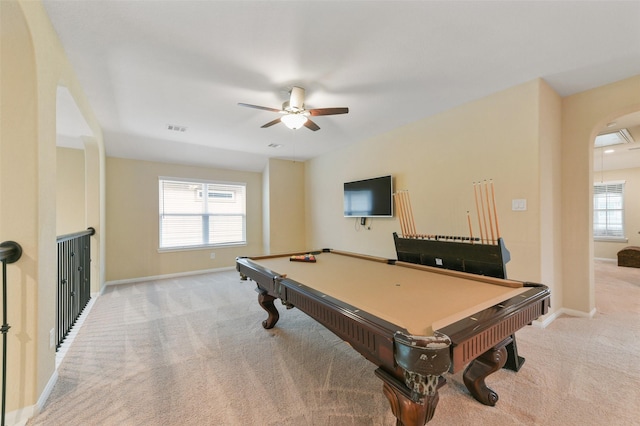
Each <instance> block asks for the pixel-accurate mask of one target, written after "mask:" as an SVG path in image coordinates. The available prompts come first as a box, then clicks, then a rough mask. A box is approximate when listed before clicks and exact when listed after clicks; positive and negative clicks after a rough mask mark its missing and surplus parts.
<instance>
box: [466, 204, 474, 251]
mask: <svg viewBox="0 0 640 426" xmlns="http://www.w3.org/2000/svg"><path fill="white" fill-rule="evenodd" d="M467 223H469V237H470V241H471V244H473V231H472V230H471V216H469V210H467Z"/></svg>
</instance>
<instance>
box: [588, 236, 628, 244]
mask: <svg viewBox="0 0 640 426" xmlns="http://www.w3.org/2000/svg"><path fill="white" fill-rule="evenodd" d="M593 241H594V242H596V243H628V242H629V239H628V238H615V237H593Z"/></svg>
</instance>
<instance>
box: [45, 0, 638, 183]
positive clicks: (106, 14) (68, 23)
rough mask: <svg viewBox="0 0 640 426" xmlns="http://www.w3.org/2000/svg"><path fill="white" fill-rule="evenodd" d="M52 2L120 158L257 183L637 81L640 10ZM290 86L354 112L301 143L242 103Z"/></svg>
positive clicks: (551, 5)
mask: <svg viewBox="0 0 640 426" xmlns="http://www.w3.org/2000/svg"><path fill="white" fill-rule="evenodd" d="M43 3H44V5H45V8H46V10H47V12H48V14H49V16H50V18H51V21H52V22H53V26H54V28H55V30H56V31H57V33H58V34H59V36H60V40H61V41H62V44H63V46H64V48H65V50H66V52H67V54H68V57H69V60H70V61H71V64H72V65H73V67H74V69H75V71H76V73H77V76H78V79H79V81H80V83H81V85H82V87H83V88H84V91H85V93H86V95H87V97H88V100H89V103H90V104H91V106H92V108H93V110H94V112H95V114H96V116H97V118H98V120H99V122H100V124H101V126H102V128H103V131H104V136H105V146H106V152H107V155H109V156H116V157H125V158H137V159H145V160H151V161H167V162H172V163H185V164H195V165H206V166H212V167H224V168H233V169H245V170H254V171H259V170H262V168H263V167H264V164H265V162H266V158H268V157H278V158H296V159H299V160H304V159H308V158H313V157H314V156H317V155H320V154H322V153H325V152H328V151H330V150H336V149H340V148H341V147H344V146H345V145H348V144H351V143H354V142H358V141H361V140H364V139H367V138H370V137H372V136H375V135H378V134H381V133H384V132H387V131H390V130H392V129H394V128H397V127H400V126H402V125H404V124H407V123H410V122H412V121H415V120H418V119H421V118H424V117H427V116H430V115H433V114H437V113H439V112H441V111H445V110H447V109H450V108H452V107H455V106H458V105H461V104H464V103H466V102H469V101H472V100H474V99H478V98H481V97H484V96H487V95H489V94H492V93H495V92H497V91H500V90H503V89H506V88H509V87H512V86H515V85H518V84H521V83H524V82H527V81H530V80H532V79H535V78H538V77H541V78H544V79H545V80H546V81H547V82H548V83H549V84H550V85H551V86H552V87H553V88H554V89H555V90H556V91H557V92H558V93H559V94H560V95H562V96H566V95H571V94H573V93H577V92H581V91H584V90H587V89H591V88H594V87H597V86H601V85H603V84H607V83H611V82H614V81H618V80H621V79H624V78H627V77H630V76H634V75H638V74H640V1H622V2H617V1H589V2H586V1H572V2H564V1H502V2H501V1H469V2H462V1H398V0H395V1H393V0H389V1H365V0H360V1H328V0H327V1H266V0H265V1H214V0H210V1H189V0H173V1H160V0H155V1H154V0H120V1H108V0H100V1H71V0H43ZM292 85H299V86H302V87H304V88H306V94H307V97H306V106H307V107H308V108H323V107H342V106H346V107H349V109H350V112H349V114H347V115H337V116H323V117H315V118H314V121H315V122H316V123H317V124H318V125H319V126H320V127H321V130H319V131H317V132H312V131H310V130H308V129H306V128H302V129H300V130H296V131H293V130H289V129H287V128H286V127H284V125H282V124H278V125H276V126H273V127H270V128H267V129H261V128H260V126H261V125H262V124H264V123H267V122H269V121H271V120H273V119H274V118H277V115H276V114H275V113H273V112H268V111H261V110H256V109H249V108H242V107H239V106H237V103H238V102H244V103H250V104H257V105H264V106H269V107H274V108H279V107H280V106H281V105H282V102H283V101H285V100H286V99H287V98H288V95H287V91H288V89H289V88H290V87H291V86H292ZM639 97H640V94H639ZM169 124H172V125H179V126H185V127H187V131H186V132H184V133H180V132H174V131H169V130H167V129H166V127H167V125H169ZM460 125H464V123H460ZM496 130H498V131H499V129H496ZM63 136H64V135H63ZM269 144H281V145H283V146H282V147H281V148H278V149H274V148H269V147H268V145H269Z"/></svg>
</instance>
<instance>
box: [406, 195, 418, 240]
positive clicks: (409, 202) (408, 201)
mask: <svg viewBox="0 0 640 426" xmlns="http://www.w3.org/2000/svg"><path fill="white" fill-rule="evenodd" d="M407 206H408V207H407V208H408V209H409V220H410V222H409V225H410V226H411V232H412V233H413V235H416V222H415V221H414V220H413V207H412V206H411V197H410V196H409V191H407Z"/></svg>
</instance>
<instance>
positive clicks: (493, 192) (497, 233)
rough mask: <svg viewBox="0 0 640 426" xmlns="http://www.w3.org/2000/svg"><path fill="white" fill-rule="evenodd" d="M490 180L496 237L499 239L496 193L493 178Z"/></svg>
mask: <svg viewBox="0 0 640 426" xmlns="http://www.w3.org/2000/svg"><path fill="white" fill-rule="evenodd" d="M489 182H491V197H492V198H493V216H494V217H495V219H496V238H498V239H500V228H498V210H496V193H495V191H494V188H493V180H490V181H489Z"/></svg>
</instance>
